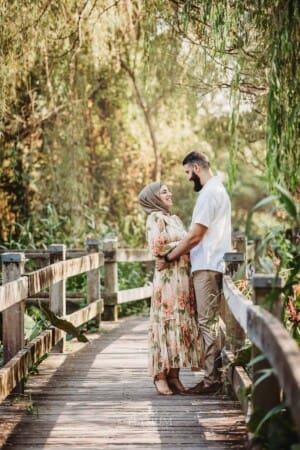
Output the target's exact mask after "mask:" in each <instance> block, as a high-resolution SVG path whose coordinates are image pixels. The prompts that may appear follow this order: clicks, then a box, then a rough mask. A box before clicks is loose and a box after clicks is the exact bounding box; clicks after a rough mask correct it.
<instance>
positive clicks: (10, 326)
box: [2, 253, 25, 394]
mask: <svg viewBox="0 0 300 450" xmlns="http://www.w3.org/2000/svg"><path fill="white" fill-rule="evenodd" d="M24 267H25V255H24V253H4V254H3V255H2V268H3V269H2V270H3V275H2V281H3V284H4V283H8V282H10V281H14V280H17V279H18V278H20V277H21V276H22V275H23V274H24ZM24 313H25V299H24V300H22V301H21V302H19V303H17V304H16V305H13V306H11V307H9V308H7V309H6V310H5V311H3V315H2V320H3V324H2V328H3V360H4V364H6V363H7V362H8V361H9V360H10V359H11V358H13V356H15V354H16V353H17V352H18V351H19V350H21V349H22V348H23V347H24ZM13 392H14V393H18V394H23V393H24V381H21V382H20V383H19V384H18V385H17V386H16V387H15V389H14V390H13Z"/></svg>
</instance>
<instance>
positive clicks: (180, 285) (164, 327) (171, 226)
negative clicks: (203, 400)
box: [147, 212, 203, 377]
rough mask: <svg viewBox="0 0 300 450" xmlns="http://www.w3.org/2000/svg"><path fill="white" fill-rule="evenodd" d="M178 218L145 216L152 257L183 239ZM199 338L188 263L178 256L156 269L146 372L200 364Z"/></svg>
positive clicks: (173, 216)
mask: <svg viewBox="0 0 300 450" xmlns="http://www.w3.org/2000/svg"><path fill="white" fill-rule="evenodd" d="M185 235H186V231H185V229H184V225H183V223H182V222H181V220H180V219H179V217H177V216H175V215H172V216H167V215H165V214H163V213H162V212H152V213H151V214H150V215H149V216H148V219H147V241H148V246H149V249H150V251H151V253H152V254H153V255H154V256H159V255H164V254H166V253H168V251H170V249H171V248H173V247H175V246H176V245H177V243H178V241H179V240H181V239H182V238H184V237H185ZM202 354H203V343H202V338H201V336H200V335H199V329H198V325H197V313H196V303H195V296H194V291H193V286H192V280H191V277H190V267H189V263H188V262H187V261H186V260H185V259H184V258H183V257H180V258H179V260H176V261H174V262H172V263H170V264H169V265H168V267H167V268H166V269H164V270H162V271H160V272H159V271H157V270H155V272H154V278H153V294H152V298H151V310H150V327H149V372H150V374H151V375H152V376H153V377H154V376H155V375H157V374H158V373H160V372H163V371H164V370H167V371H168V370H169V369H170V368H181V367H201V360H202Z"/></svg>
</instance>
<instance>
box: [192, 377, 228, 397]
mask: <svg viewBox="0 0 300 450" xmlns="http://www.w3.org/2000/svg"><path fill="white" fill-rule="evenodd" d="M220 387H221V383H219V382H218V381H215V382H214V383H212V384H205V383H204V381H203V380H202V381H200V383H198V384H196V386H194V387H192V388H190V389H188V390H187V392H186V394H185V395H202V394H214V393H215V392H217V391H218V390H219V389H220Z"/></svg>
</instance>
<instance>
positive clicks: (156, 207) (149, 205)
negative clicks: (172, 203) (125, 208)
mask: <svg viewBox="0 0 300 450" xmlns="http://www.w3.org/2000/svg"><path fill="white" fill-rule="evenodd" d="M162 186H163V183H161V182H160V181H154V183H150V184H148V185H147V186H145V187H144V189H142V190H141V192H140V193H139V196H138V200H139V204H140V205H141V207H142V208H143V210H144V211H145V212H146V213H147V214H151V213H152V212H155V211H161V212H163V213H164V214H168V215H169V214H170V211H169V210H168V208H167V207H166V206H165V205H164V204H163V202H162V201H161V199H160V196H159V191H160V188H161V187H162Z"/></svg>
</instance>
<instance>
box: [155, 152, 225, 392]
mask: <svg viewBox="0 0 300 450" xmlns="http://www.w3.org/2000/svg"><path fill="white" fill-rule="evenodd" d="M182 164H183V166H184V170H185V173H186V174H187V176H188V179H189V180H190V181H193V182H194V190H195V191H197V192H199V196H198V199H197V201H196V204H195V207H194V211H193V217H192V225H191V229H190V231H189V232H188V234H187V236H186V238H185V239H183V240H182V241H180V242H179V244H178V246H177V247H176V248H175V249H173V250H172V251H171V252H170V253H168V254H167V255H165V257H164V258H160V259H159V260H158V262H157V268H158V269H159V270H162V269H164V268H165V267H166V264H170V263H172V261H174V260H175V259H177V258H178V257H179V256H181V255H183V254H185V253H188V252H189V251H190V258H191V266H192V274H193V283H194V289H195V295H196V302H197V310H198V320H199V327H200V331H201V333H202V336H203V340H204V352H205V355H204V358H205V371H206V373H205V376H204V378H203V380H202V381H201V382H200V383H198V384H197V385H196V386H195V387H193V388H191V389H190V390H189V393H194V394H206V393H211V392H215V391H217V390H218V389H219V387H220V383H219V374H218V371H217V369H216V359H217V358H218V357H219V354H218V353H219V349H218V348H217V341H216V331H217V324H218V316H219V311H220V296H221V289H222V273H223V269H224V262H223V256H224V253H226V252H229V251H231V206H230V200H229V197H228V194H227V192H226V190H225V188H224V186H223V184H222V183H221V181H220V179H219V178H218V177H217V176H214V175H213V172H212V170H211V168H210V162H209V159H208V157H207V156H206V155H205V154H204V153H201V152H191V153H189V154H188V155H187V156H186V157H185V158H184V160H183V163H182Z"/></svg>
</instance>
